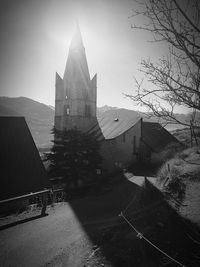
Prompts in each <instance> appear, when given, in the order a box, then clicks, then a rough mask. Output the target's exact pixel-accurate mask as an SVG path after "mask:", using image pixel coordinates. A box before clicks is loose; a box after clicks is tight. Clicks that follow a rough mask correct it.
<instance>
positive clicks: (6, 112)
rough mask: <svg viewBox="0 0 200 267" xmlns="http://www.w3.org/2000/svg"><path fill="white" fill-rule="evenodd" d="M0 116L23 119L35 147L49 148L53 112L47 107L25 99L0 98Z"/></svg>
mask: <svg viewBox="0 0 200 267" xmlns="http://www.w3.org/2000/svg"><path fill="white" fill-rule="evenodd" d="M0 116H23V117H25V118H26V122H27V124H28V126H29V129H30V131H31V133H32V136H33V138H34V140H35V143H36V145H37V147H40V148H43V147H48V146H50V144H51V140H52V138H53V136H52V134H51V129H52V127H53V121H54V110H53V109H52V108H50V107H49V106H47V105H45V104H42V103H39V102H37V101H34V100H32V99H30V98H26V97H17V98H10V97H0Z"/></svg>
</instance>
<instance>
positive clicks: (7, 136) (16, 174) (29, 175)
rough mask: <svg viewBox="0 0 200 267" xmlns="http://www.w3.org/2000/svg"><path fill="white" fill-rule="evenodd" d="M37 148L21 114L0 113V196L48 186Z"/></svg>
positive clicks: (14, 194) (6, 196)
mask: <svg viewBox="0 0 200 267" xmlns="http://www.w3.org/2000/svg"><path fill="white" fill-rule="evenodd" d="M48 185H49V184H48V178H47V174H46V171H45V169H44V166H43V164H42V161H41V159H40V156H39V152H38V150H37V148H36V146H35V143H34V141H33V138H32V136H31V133H30V131H29V128H28V126H27V124H26V121H25V119H24V118H23V117H0V200H2V199H6V198H10V197H14V196H19V195H22V194H26V193H30V192H36V191H39V190H42V189H44V188H47V187H48Z"/></svg>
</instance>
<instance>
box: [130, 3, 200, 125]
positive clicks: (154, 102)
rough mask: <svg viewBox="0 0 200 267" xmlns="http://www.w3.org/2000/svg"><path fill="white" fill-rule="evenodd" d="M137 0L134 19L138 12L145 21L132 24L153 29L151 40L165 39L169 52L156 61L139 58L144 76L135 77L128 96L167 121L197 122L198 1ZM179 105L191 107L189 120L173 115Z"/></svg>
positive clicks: (199, 70) (199, 83)
mask: <svg viewBox="0 0 200 267" xmlns="http://www.w3.org/2000/svg"><path fill="white" fill-rule="evenodd" d="M136 3H137V4H138V9H137V10H134V11H133V15H132V17H133V20H134V19H135V17H137V16H141V17H143V21H144V24H143V25H136V24H133V25H132V28H133V29H138V30H145V31H148V32H150V33H152V36H153V40H152V41H153V42H165V43H166V44H167V45H168V53H167V55H166V56H163V57H162V58H160V60H159V61H158V62H157V63H154V62H153V61H151V60H142V62H141V68H140V71H141V72H142V73H143V76H144V78H143V80H142V81H138V80H137V79H136V78H135V84H136V92H135V94H134V95H127V96H128V97H129V98H131V99H132V100H133V101H134V103H135V104H141V105H142V106H145V107H147V108H148V109H149V110H150V111H151V112H152V114H153V115H154V116H156V117H159V118H161V119H162V120H163V121H165V122H166V123H180V124H183V125H185V126H190V127H193V126H194V125H197V124H198V121H197V119H196V112H197V111H200V1H198V0H187V1H183V0H180V1H179V0H144V1H143V2H141V0H140V1H138V2H137V1H136ZM140 21H141V20H140ZM145 80H146V81H148V82H150V84H149V83H146V82H144V81H145ZM144 84H145V85H144ZM148 84H149V85H148ZM178 106H184V107H186V108H189V109H190V110H191V120H190V122H183V121H181V120H180V119H179V118H178V117H177V116H176V115H175V110H176V108H177V107H178Z"/></svg>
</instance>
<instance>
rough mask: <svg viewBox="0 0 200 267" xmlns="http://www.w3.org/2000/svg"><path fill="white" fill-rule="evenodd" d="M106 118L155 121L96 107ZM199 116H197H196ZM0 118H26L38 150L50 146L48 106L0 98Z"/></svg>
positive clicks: (134, 113) (50, 112)
mask: <svg viewBox="0 0 200 267" xmlns="http://www.w3.org/2000/svg"><path fill="white" fill-rule="evenodd" d="M102 115H103V116H107V117H109V118H110V119H115V118H116V117H118V116H119V117H120V118H127V117H128V118H130V119H132V120H137V119H139V118H140V117H143V118H144V119H148V120H151V121H157V119H156V118H155V117H152V118H149V117H148V116H147V115H145V114H144V113H139V112H137V111H134V110H128V109H123V108H117V107H110V106H107V105H105V106H103V107H97V117H98V118H100V117H101V116H102ZM198 115H199V114H198ZM0 116H23V117H25V118H26V121H27V124H28V126H29V128H30V131H31V133H32V135H33V138H34V140H35V143H36V145H37V147H38V148H40V149H44V148H48V147H50V146H51V140H52V139H53V136H52V134H51V130H52V127H53V123H54V107H52V106H48V105H45V104H42V103H39V102H37V101H34V100H32V99H30V98H26V97H16V98H10V97H0ZM177 116H178V117H179V118H180V119H181V120H183V121H189V120H190V115H189V114H187V115H185V114H177ZM166 128H167V129H168V130H170V131H172V130H175V129H178V128H181V126H179V125H168V126H167V127H166Z"/></svg>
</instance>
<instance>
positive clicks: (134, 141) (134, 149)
mask: <svg viewBox="0 0 200 267" xmlns="http://www.w3.org/2000/svg"><path fill="white" fill-rule="evenodd" d="M133 153H134V154H136V136H133Z"/></svg>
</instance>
